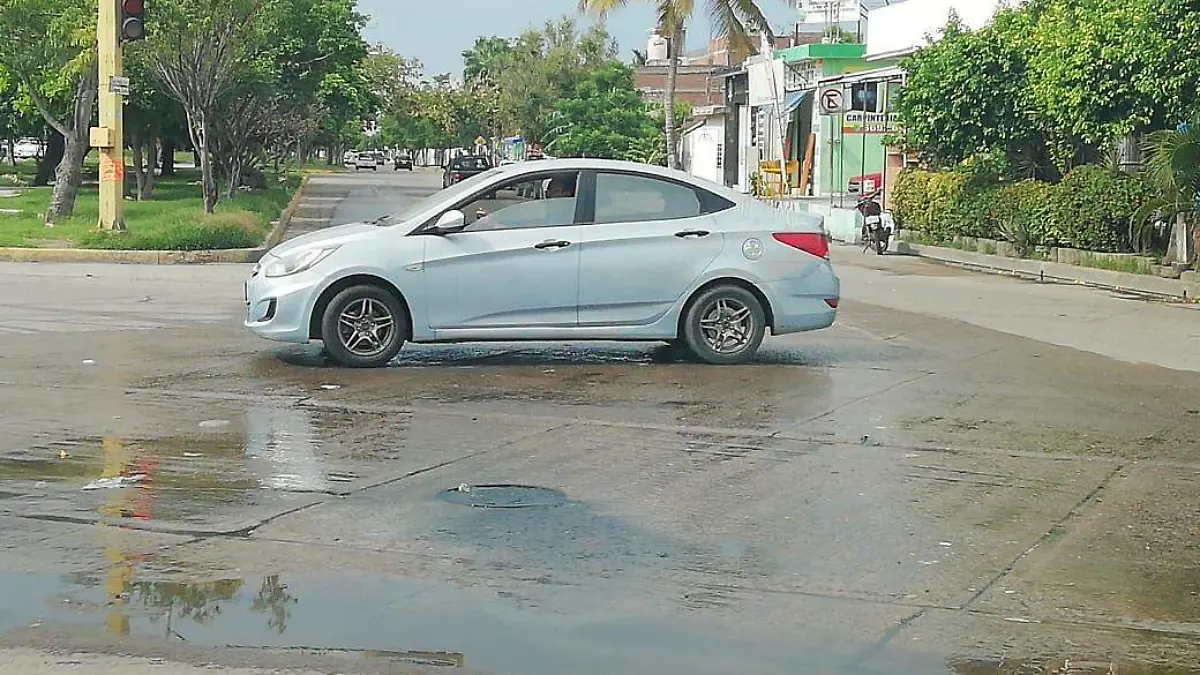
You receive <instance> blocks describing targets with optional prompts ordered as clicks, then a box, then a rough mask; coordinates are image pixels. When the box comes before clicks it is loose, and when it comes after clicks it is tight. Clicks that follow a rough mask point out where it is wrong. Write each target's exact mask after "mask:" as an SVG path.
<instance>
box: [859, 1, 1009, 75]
mask: <svg viewBox="0 0 1200 675" xmlns="http://www.w3.org/2000/svg"><path fill="white" fill-rule="evenodd" d="M1022 2H1024V0H905V2H901V3H898V4H892V5H889V6H886V7H878V8H876V9H871V10H870V11H868V12H867V29H866V33H867V53H866V59H867V60H868V61H882V60H886V59H896V58H901V57H905V56H908V55H910V54H912V53H913V52H915V51H916V50H917V49H919V48H921V47H923V46H925V45H927V44H929V43H930V41H931V40H936V39H937V38H938V37H939V36H940V33H941V30H942V29H943V28H945V26H946V23H947V22H948V21H949V20H950V14H951V13H952V12H953V13H954V14H957V15H958V18H959V19H961V20H962V22H963V24H964V25H965V26H966V27H967V28H970V29H971V30H976V29H979V28H982V27H983V26H985V25H986V24H987V23H988V22H989V21H991V20H992V17H993V16H995V15H996V12H997V11H998V10H1000V9H1001V8H1003V7H1005V6H1012V5H1017V4H1021V3H1022Z"/></svg>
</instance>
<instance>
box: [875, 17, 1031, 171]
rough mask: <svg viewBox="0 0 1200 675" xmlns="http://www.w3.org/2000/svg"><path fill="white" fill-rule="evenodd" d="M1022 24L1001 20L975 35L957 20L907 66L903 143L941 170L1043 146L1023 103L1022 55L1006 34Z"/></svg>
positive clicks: (901, 94) (901, 101)
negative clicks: (998, 153)
mask: <svg viewBox="0 0 1200 675" xmlns="http://www.w3.org/2000/svg"><path fill="white" fill-rule="evenodd" d="M1021 18H1022V17H1020V16H1018V15H1015V14H1008V15H1001V16H1000V17H998V18H997V20H996V23H995V24H994V25H993V26H992V27H989V28H985V29H983V30H979V31H975V32H972V31H969V30H967V29H966V28H965V27H964V26H963V24H962V23H961V22H960V21H959V20H958V18H957V17H951V20H950V22H949V23H948V24H947V25H946V27H945V28H944V29H943V32H942V35H941V39H940V40H939V41H938V42H937V43H935V44H934V45H933V46H931V47H928V48H926V49H922V50H920V51H918V52H917V53H916V54H915V55H914V56H912V57H911V58H909V59H907V60H906V61H905V62H904V63H903V67H904V68H905V71H906V72H907V73H908V83H907V85H906V86H905V87H904V88H903V89H901V90H899V91H898V92H897V93H896V97H895V100H894V106H895V107H894V110H895V111H896V113H897V114H898V115H899V116H900V120H901V129H902V131H901V134H900V137H899V139H898V143H899V144H901V145H903V146H904V147H906V148H909V149H913V150H916V151H918V152H920V153H922V154H924V155H925V159H926V160H927V161H929V162H930V163H932V164H934V165H935V166H953V165H955V164H958V163H959V162H962V161H963V160H966V159H967V158H969V157H974V156H980V155H986V154H988V153H989V152H993V151H997V150H998V151H1001V152H1010V151H1011V152H1013V153H1014V154H1018V155H1019V154H1025V155H1029V154H1031V153H1033V152H1035V149H1036V148H1037V147H1038V146H1039V145H1040V144H1041V140H1042V139H1041V137H1040V135H1039V133H1038V131H1037V125H1036V124H1035V123H1034V120H1032V119H1031V116H1030V114H1029V112H1028V106H1027V105H1026V102H1025V101H1026V98H1027V96H1026V92H1027V90H1028V83H1027V72H1026V65H1025V60H1024V55H1023V54H1022V53H1021V50H1020V47H1019V46H1018V45H1017V44H1014V43H1013V42H1012V41H1011V40H1010V39H1009V35H1010V33H1011V32H1015V31H1010V30H1007V28H1008V27H1009V26H1010V25H1013V24H1016V23H1018V20H1019V19H1021ZM1013 27H1014V28H1015V26H1013Z"/></svg>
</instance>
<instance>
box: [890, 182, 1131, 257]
mask: <svg viewBox="0 0 1200 675" xmlns="http://www.w3.org/2000/svg"><path fill="white" fill-rule="evenodd" d="M1153 195H1154V190H1153V189H1152V188H1151V187H1150V186H1149V185H1147V183H1146V182H1145V181H1144V180H1143V179H1142V178H1141V177H1140V176H1138V175H1134V174H1126V173H1121V172H1118V171H1114V170H1111V169H1108V168H1105V167H1102V166H1081V167H1078V168H1076V169H1074V170H1073V171H1071V172H1070V173H1068V174H1067V175H1066V176H1065V177H1064V178H1063V180H1062V181H1061V182H1059V183H1055V184H1051V183H1043V182H1039V181H1033V180H1027V181H1020V182H1008V183H996V184H993V185H990V186H979V185H978V181H976V180H973V179H972V178H971V176H970V175H969V174H968V173H967V172H963V171H936V172H933V171H921V170H911V169H910V170H906V171H904V172H902V173H901V174H900V178H899V180H898V181H897V183H896V188H895V192H894V193H893V210H892V212H893V215H894V217H895V218H896V222H897V223H898V224H899V225H900V227H901V228H903V229H909V230H916V231H919V232H921V233H922V234H923V235H925V237H926V238H927V239H929V240H931V241H937V242H950V241H953V239H954V238H955V237H958V236H962V237H979V238H985V239H998V240H1005V241H1009V242H1012V243H1013V245H1014V246H1015V247H1016V248H1017V249H1018V252H1019V253H1024V252H1028V251H1029V250H1032V248H1034V247H1039V246H1044V247H1051V246H1064V247H1069V248H1077V249H1082V250H1087V251H1097V252H1104V253H1122V252H1127V251H1129V250H1130V247H1129V218H1130V216H1132V215H1133V213H1134V212H1135V211H1136V210H1137V209H1138V207H1140V206H1141V205H1142V204H1144V203H1145V202H1146V201H1147V200H1148V199H1149V198H1151V197H1152V196H1153Z"/></svg>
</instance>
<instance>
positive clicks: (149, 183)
mask: <svg viewBox="0 0 1200 675" xmlns="http://www.w3.org/2000/svg"><path fill="white" fill-rule="evenodd" d="M158 148H159V142H158V139H157V138H151V139H150V166H148V167H146V182H145V183H142V188H141V190H140V191H139V192H138V201H140V202H148V201H150V200H151V199H154V182H155V178H154V166H155V164H156V162H155V161H154V160H155V158H156V157H158V152H159V150H158Z"/></svg>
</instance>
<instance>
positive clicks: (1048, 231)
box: [993, 180, 1058, 258]
mask: <svg viewBox="0 0 1200 675" xmlns="http://www.w3.org/2000/svg"><path fill="white" fill-rule="evenodd" d="M1053 191H1054V186H1052V185H1050V184H1048V183H1041V182H1038V181H1034V180H1026V181H1021V182H1020V183H1014V184H1013V185H1008V186H1005V187H1003V188H999V189H997V190H996V191H995V194H994V196H995V199H994V206H993V209H994V214H995V222H996V234H998V235H999V238H1000V239H1004V240H1005V241H1007V242H1008V243H1010V244H1012V245H1013V249H1015V252H1016V254H1017V255H1019V256H1021V257H1022V258H1024V257H1026V256H1028V255H1029V254H1030V253H1031V252H1032V251H1033V248H1034V247H1035V246H1053V245H1055V243H1056V242H1057V240H1058V234H1057V232H1056V231H1055V230H1054V228H1053V227H1052V226H1051V224H1050V220H1049V217H1048V216H1047V207H1048V203H1049V201H1050V195H1051V193H1052V192H1053Z"/></svg>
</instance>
